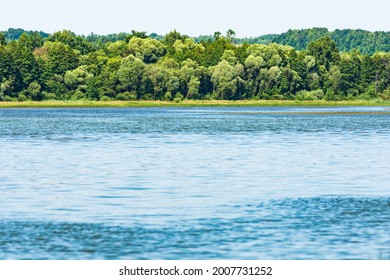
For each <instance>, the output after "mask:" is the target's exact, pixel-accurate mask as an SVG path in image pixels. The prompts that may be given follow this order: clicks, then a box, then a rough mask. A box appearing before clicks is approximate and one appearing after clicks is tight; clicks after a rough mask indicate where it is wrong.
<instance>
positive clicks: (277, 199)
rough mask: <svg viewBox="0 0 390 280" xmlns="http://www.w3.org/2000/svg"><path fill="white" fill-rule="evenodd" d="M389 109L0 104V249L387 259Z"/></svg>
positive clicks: (5, 252)
mask: <svg viewBox="0 0 390 280" xmlns="http://www.w3.org/2000/svg"><path fill="white" fill-rule="evenodd" d="M389 113H390V110H389V109H388V108H384V107H374V108H364V107H363V108H344V107H342V108H294V107H286V108H257V107H255V108H246V107H243V108H231V107H229V108H223V107H221V108H176V109H175V108H159V109H150V108H149V109H146V108H140V109H134V108H129V109H6V110H0V147H1V149H0V159H1V160H0V194H1V195H0V259H389V258H390V189H389V181H390V173H389V168H390V162H389V158H390V149H389V147H390V137H389V136H390V115H389Z"/></svg>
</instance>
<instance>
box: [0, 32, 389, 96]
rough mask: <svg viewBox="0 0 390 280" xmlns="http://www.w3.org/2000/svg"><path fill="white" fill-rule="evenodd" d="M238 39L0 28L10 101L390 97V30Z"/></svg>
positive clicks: (1, 86)
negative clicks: (82, 34) (52, 31)
mask: <svg viewBox="0 0 390 280" xmlns="http://www.w3.org/2000/svg"><path fill="white" fill-rule="evenodd" d="M21 31H22V32H21ZM235 35H236V34H235V32H234V31H233V30H228V31H227V32H226V34H222V33H221V32H215V33H214V34H213V35H212V36H200V37H198V38H190V37H188V36H186V35H182V34H180V33H179V32H177V31H176V30H174V31H172V32H170V33H168V34H166V35H165V36H161V35H158V34H156V33H152V34H151V35H149V36H148V35H147V34H146V32H139V31H134V30H133V31H131V32H130V33H120V34H111V35H106V36H101V35H95V34H90V35H89V36H79V35H76V34H74V33H73V32H71V31H66V30H65V31H60V32H56V33H53V34H46V33H43V32H33V31H28V32H24V31H23V30H20V29H9V30H8V31H7V32H0V100H1V101H12V100H19V101H25V100H44V99H58V100H67V99H74V100H76V99H84V100H181V99H184V98H186V99H229V100H239V99H298V100H317V99H326V100H341V99H372V98H382V99H390V53H389V52H386V51H384V50H387V51H390V50H389V49H388V42H389V41H388V37H389V33H386V32H375V33H370V32H367V31H362V30H344V31H342V30H336V31H334V32H328V30H327V29H325V28H313V29H310V30H299V31H293V30H290V31H288V32H287V33H284V34H282V35H266V36H262V37H258V38H257V39H256V38H250V39H239V38H236V37H235ZM275 41H280V42H278V43H276V42H275ZM374 41H375V42H376V43H375V44H374V43H373V42H374ZM357 42H360V43H361V48H366V51H365V52H363V51H360V50H358V49H355V48H354V46H356V45H357V44H358V43H357ZM259 43H260V44H259ZM287 45H295V46H287ZM347 45H348V46H349V47H351V48H352V49H349V48H347ZM373 46H374V47H373ZM378 48H379V49H378ZM381 48H382V49H381ZM386 48H387V49H386ZM340 50H341V52H340ZM369 53H371V54H369Z"/></svg>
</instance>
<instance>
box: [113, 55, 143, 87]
mask: <svg viewBox="0 0 390 280" xmlns="http://www.w3.org/2000/svg"><path fill="white" fill-rule="evenodd" d="M145 68H146V65H145V63H143V62H142V60H140V59H139V58H136V57H134V56H133V55H129V56H128V57H126V58H125V59H124V60H123V61H122V63H121V66H120V67H119V70H118V73H117V76H118V79H119V81H120V82H121V85H122V87H123V89H125V91H136V92H137V94H138V95H140V94H141V92H140V89H141V84H142V80H143V76H144V73H145Z"/></svg>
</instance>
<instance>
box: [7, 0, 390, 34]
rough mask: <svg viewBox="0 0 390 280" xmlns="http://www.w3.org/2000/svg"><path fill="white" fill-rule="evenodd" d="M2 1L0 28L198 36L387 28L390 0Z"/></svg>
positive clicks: (381, 29)
mask: <svg viewBox="0 0 390 280" xmlns="http://www.w3.org/2000/svg"><path fill="white" fill-rule="evenodd" d="M0 7H1V10H0V30H7V29H8V28H10V27H13V28H18V27H20V28H24V29H27V30H42V31H45V32H49V33H51V32H54V31H59V30H63V29H69V30H72V31H74V32H75V33H77V34H89V33H91V32H94V33H96V34H109V33H118V32H130V31H131V30H133V29H135V30H138V31H147V32H148V33H152V32H156V33H158V34H162V35H164V34H166V33H168V32H169V31H171V30H173V29H176V30H178V31H180V32H181V33H184V34H187V35H191V36H196V35H201V34H213V33H214V31H221V32H222V33H225V32H226V31H227V30H228V29H233V30H234V31H236V33H237V37H249V36H259V35H263V34H270V33H282V32H285V31H287V30H288V29H289V28H293V29H295V28H298V29H300V28H310V27H327V28H328V29H330V30H334V29H337V28H338V29H343V28H353V29H356V28H361V29H366V30H370V31H390V0H370V1H361V0H345V1H343V0H327V1H314V0H312V1H309V0H295V1H287V0H267V1H255V0H235V1H231V0H214V1H213V0H197V1H179V0H161V1H158V0H137V1H133V0H129V1H125V0H105V1H103V0H61V1H57V0H30V1H28V0H5V1H4V0H3V1H1V2H0Z"/></svg>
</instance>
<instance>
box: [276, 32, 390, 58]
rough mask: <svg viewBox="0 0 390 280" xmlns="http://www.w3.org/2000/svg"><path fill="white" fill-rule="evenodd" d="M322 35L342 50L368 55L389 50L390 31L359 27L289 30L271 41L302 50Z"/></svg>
mask: <svg viewBox="0 0 390 280" xmlns="http://www.w3.org/2000/svg"><path fill="white" fill-rule="evenodd" d="M324 36H329V37H330V38H331V39H332V40H333V41H335V42H336V44H337V47H338V48H339V50H340V51H342V52H348V51H352V50H353V49H357V50H359V51H360V52H361V53H362V54H369V55H373V54H374V53H376V52H379V51H383V52H390V32H383V31H382V32H379V31H378V32H369V31H365V30H360V29H358V30H352V29H343V30H339V29H336V30H335V31H333V32H330V31H328V29H326V28H311V29H301V30H289V31H288V32H286V33H283V34H281V35H279V36H277V37H275V38H274V39H273V40H272V42H275V43H278V44H281V45H289V46H292V47H293V48H295V49H297V50H303V49H306V48H307V47H308V46H309V44H310V42H313V41H315V40H318V39H320V38H321V37H324Z"/></svg>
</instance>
